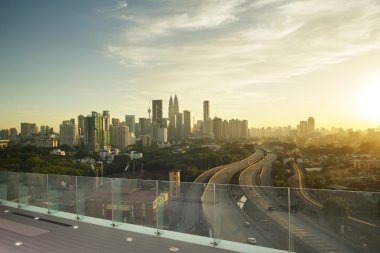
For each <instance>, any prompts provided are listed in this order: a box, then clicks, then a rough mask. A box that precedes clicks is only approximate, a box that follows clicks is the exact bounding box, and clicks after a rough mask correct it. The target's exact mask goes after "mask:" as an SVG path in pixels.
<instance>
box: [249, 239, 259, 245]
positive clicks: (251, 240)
mask: <svg viewBox="0 0 380 253" xmlns="http://www.w3.org/2000/svg"><path fill="white" fill-rule="evenodd" d="M248 242H249V243H250V244H253V245H256V244H257V241H256V239H255V238H253V237H249V238H248Z"/></svg>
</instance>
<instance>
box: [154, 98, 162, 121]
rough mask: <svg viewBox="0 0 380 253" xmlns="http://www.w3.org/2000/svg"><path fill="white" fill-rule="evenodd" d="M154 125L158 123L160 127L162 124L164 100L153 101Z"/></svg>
mask: <svg viewBox="0 0 380 253" xmlns="http://www.w3.org/2000/svg"><path fill="white" fill-rule="evenodd" d="M152 112H153V115H152V123H157V125H158V126H161V124H162V100H153V101H152Z"/></svg>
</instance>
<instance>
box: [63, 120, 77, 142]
mask: <svg viewBox="0 0 380 253" xmlns="http://www.w3.org/2000/svg"><path fill="white" fill-rule="evenodd" d="M78 129H79V128H78V125H76V124H75V120H74V119H71V120H65V121H63V122H62V124H61V125H60V126H59V145H68V146H70V147H71V148H73V147H74V146H76V145H78Z"/></svg>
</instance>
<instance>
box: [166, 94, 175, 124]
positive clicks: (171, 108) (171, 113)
mask: <svg viewBox="0 0 380 253" xmlns="http://www.w3.org/2000/svg"><path fill="white" fill-rule="evenodd" d="M174 115H175V114H174V102H173V98H172V96H170V99H169V110H168V118H169V120H170V119H171V118H172V117H174Z"/></svg>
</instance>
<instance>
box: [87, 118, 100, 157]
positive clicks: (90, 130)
mask: <svg viewBox="0 0 380 253" xmlns="http://www.w3.org/2000/svg"><path fill="white" fill-rule="evenodd" d="M84 129H85V131H84V144H85V148H86V150H88V151H93V152H94V151H99V149H100V148H101V147H102V145H103V117H102V116H100V115H99V114H98V113H97V112H92V113H91V116H87V117H86V118H85V126H84Z"/></svg>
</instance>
